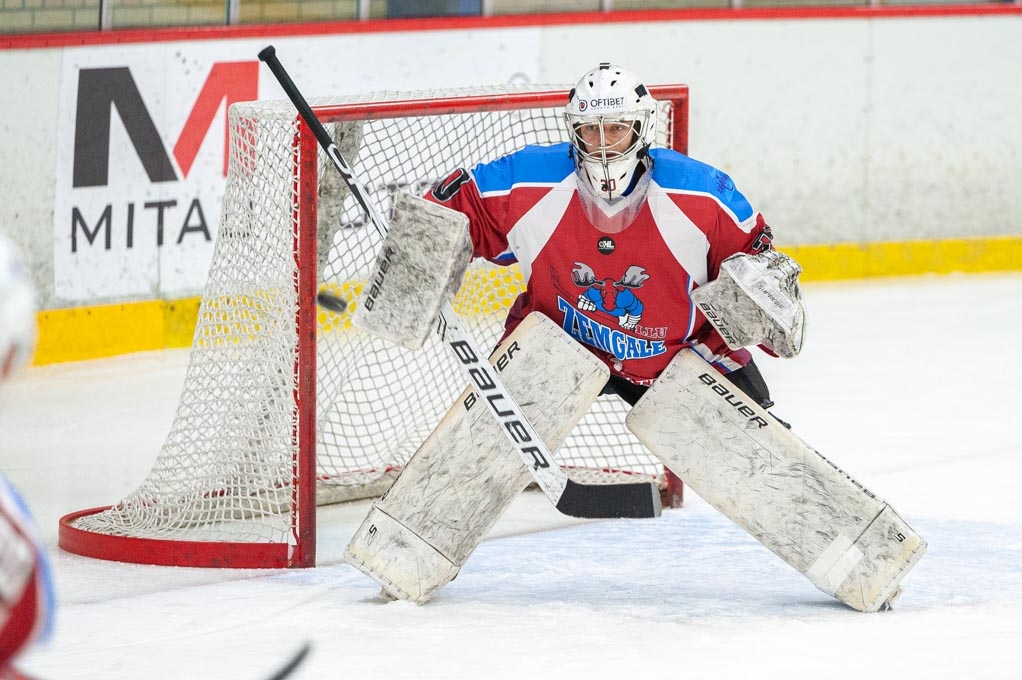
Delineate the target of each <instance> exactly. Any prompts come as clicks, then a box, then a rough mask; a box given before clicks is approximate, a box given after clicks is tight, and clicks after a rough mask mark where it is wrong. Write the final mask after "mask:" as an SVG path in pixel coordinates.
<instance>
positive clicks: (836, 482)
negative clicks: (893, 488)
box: [626, 350, 926, 612]
mask: <svg viewBox="0 0 1022 680" xmlns="http://www.w3.org/2000/svg"><path fill="white" fill-rule="evenodd" d="M626 423H627V425H628V427H629V429H631V431H632V432H634V433H635V435H636V436H637V437H638V438H639V439H640V440H641V441H642V442H643V443H644V444H645V445H646V446H647V447H649V448H650V450H652V451H653V453H655V454H656V455H657V456H658V457H659V458H660V459H661V460H662V461H663V463H664V464H665V465H666V466H667V467H668V468H670V469H671V470H672V471H673V472H674V473H675V474H677V475H678V476H679V477H680V478H681V479H682V481H684V482H685V483H686V484H687V485H689V486H690V487H691V488H692V489H693V490H694V491H695V492H696V493H698V494H699V495H700V496H701V497H702V498H704V499H705V500H706V501H707V502H709V503H710V504H711V505H712V506H713V507H715V508H716V509H717V510H719V511H720V512H722V513H723V514H725V515H727V516H728V517H729V518H730V519H732V520H734V521H735V522H736V523H737V524H738V525H739V526H741V527H742V528H743V529H745V530H746V531H748V532H749V533H750V534H752V536H754V537H755V538H756V539H758V540H759V541H760V542H762V543H763V545H765V546H766V547H767V548H769V549H770V550H771V551H773V552H774V553H775V554H776V555H777V556H778V557H780V558H781V559H783V560H784V561H785V562H787V563H788V564H790V565H791V566H793V567H795V569H797V570H798V571H799V572H800V573H802V574H804V575H805V576H806V577H807V578H808V579H809V580H810V581H811V582H812V583H813V584H814V585H815V586H816V587H818V588H819V589H820V590H822V591H823V592H825V593H827V594H828V595H832V596H834V597H836V598H837V599H839V600H841V601H842V602H844V603H845V604H847V605H848V606H850V607H852V608H853V609H857V610H859V611H864V612H872V611H877V610H878V609H881V608H883V607H885V605H889V604H890V603H891V602H893V601H894V599H895V598H896V597H897V596H898V594H899V593H900V586H899V583H900V582H901V580H902V579H903V578H904V577H905V574H907V573H908V571H909V570H910V569H911V568H912V567H913V566H914V565H915V564H916V562H918V561H919V559H920V558H921V557H922V555H923V553H924V552H925V550H926V542H925V541H923V539H922V538H921V537H920V536H919V534H917V533H916V532H915V531H913V530H912V528H911V527H909V526H908V525H907V524H906V523H905V522H904V520H902V518H901V517H899V516H898V514H897V513H896V512H895V511H894V510H893V509H892V508H891V506H890V505H888V504H887V503H886V502H885V501H883V500H881V499H879V498H877V497H876V496H875V495H874V494H873V493H871V492H870V491H868V490H867V489H866V488H865V487H863V486H862V485H861V484H859V483H858V482H857V481H855V480H854V479H852V478H851V477H850V476H848V475H847V474H845V473H844V472H842V471H841V470H840V469H839V468H837V467H836V466H835V465H834V464H832V463H831V462H830V461H828V460H827V459H826V458H824V457H823V456H821V455H820V454H819V453H817V452H816V451H815V450H813V449H812V448H810V447H809V446H807V445H806V444H805V443H804V442H803V441H802V440H801V439H799V438H798V437H796V436H795V435H794V434H792V433H791V431H790V430H788V429H787V428H786V427H784V426H783V425H782V424H781V423H780V422H779V421H778V420H777V419H776V418H774V417H773V416H771V415H770V414H769V413H767V412H766V411H765V410H763V409H762V408H761V407H760V406H758V405H757V404H755V403H753V401H752V400H751V399H749V398H747V397H746V396H745V395H744V394H742V393H741V392H740V391H738V390H736V389H735V388H734V387H733V386H732V385H731V384H730V383H728V382H727V381H726V380H725V379H724V378H723V376H721V375H720V374H719V373H717V371H715V370H714V369H713V368H711V367H710V365H709V364H707V363H706V362H705V361H703V360H702V359H701V358H699V356H698V355H696V354H695V353H694V352H692V351H691V350H682V351H681V352H680V353H679V354H678V355H677V356H676V357H675V358H674V360H673V361H672V362H671V364H670V365H668V367H667V369H665V370H664V372H663V373H662V374H661V375H660V377H659V378H658V379H657V380H656V382H655V383H654V384H653V386H652V387H650V389H649V390H648V391H647V392H646V394H645V395H643V397H642V398H641V399H640V400H639V401H638V402H637V403H636V405H635V407H634V408H633V409H632V411H631V412H630V413H629V414H628V416H627V419H626Z"/></svg>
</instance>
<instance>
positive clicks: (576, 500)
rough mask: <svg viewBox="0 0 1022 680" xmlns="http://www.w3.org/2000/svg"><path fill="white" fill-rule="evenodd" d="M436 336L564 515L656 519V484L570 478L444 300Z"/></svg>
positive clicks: (344, 169) (357, 191) (267, 54)
mask: <svg viewBox="0 0 1022 680" xmlns="http://www.w3.org/2000/svg"><path fill="white" fill-rule="evenodd" d="M259 60H260V61H262V62H264V63H265V64H266V65H267V66H268V67H269V69H270V71H271V72H272V73H273V75H274V77H275V78H276V79H277V82H278V83H279V84H280V86H281V87H282V88H283V90H284V92H285V93H286V94H287V97H288V99H290V100H291V103H292V104H294V106H295V108H296V109H297V110H298V114H299V115H300V116H301V117H302V119H303V120H304V121H305V123H306V125H308V126H309V128H310V129H311V130H312V133H313V134H314V135H315V137H316V141H317V142H319V145H320V146H321V147H322V148H323V150H324V151H325V152H326V154H327V156H329V157H330V160H331V161H332V162H333V165H334V167H335V168H336V169H337V172H339V173H340V175H341V177H342V178H343V180H344V182H345V184H347V185H348V188H349V189H350V190H351V193H352V194H353V195H354V196H355V199H356V200H357V201H358V203H359V205H360V206H361V207H362V210H364V211H365V213H366V215H368V216H369V220H370V221H371V222H372V224H373V227H375V228H376V230H377V231H378V232H379V233H380V235H381V236H384V237H385V236H386V235H387V233H388V232H389V230H390V229H389V226H388V224H387V221H386V219H385V218H384V217H383V215H382V214H381V213H380V212H379V211H378V210H377V209H376V207H375V206H374V205H373V204H372V202H371V201H370V200H369V195H368V193H366V190H365V189H364V188H363V187H362V185H361V183H360V182H359V181H358V179H357V178H356V177H355V173H354V171H353V170H352V168H351V166H349V165H348V163H347V161H345V160H344V158H343V157H342V156H341V153H340V151H339V150H338V149H337V145H336V144H334V141H333V139H332V138H331V137H330V134H329V133H328V132H327V130H326V128H324V127H323V124H322V123H321V122H320V120H319V118H318V117H317V116H316V114H315V112H314V111H313V110H312V107H310V106H309V103H308V102H307V101H306V100H305V97H304V96H303V95H302V93H301V92H300V91H299V90H298V87H297V86H296V85H295V83H294V81H293V80H291V76H290V75H288V73H287V71H286V70H285V69H284V65H283V64H281V63H280V60H279V59H277V54H276V49H275V48H274V47H273V46H272V45H269V46H267V47H265V48H263V49H262V50H261V51H260V52H259ZM436 333H437V335H438V336H439V338H440V340H441V341H442V342H443V343H444V344H445V345H446V346H447V348H448V349H449V350H450V351H451V353H452V354H453V355H454V358H455V360H456V363H457V364H458V366H459V368H461V370H462V372H463V373H464V374H465V377H466V378H468V381H469V384H470V385H472V387H473V389H475V391H476V392H477V393H478V394H479V396H480V397H482V398H484V399H485V401H486V402H487V404H488V405H489V406H490V413H491V414H492V415H493V417H494V418H495V419H496V420H497V422H498V423H499V424H500V425H501V426H502V430H503V432H504V433H505V434H506V435H507V438H508V441H510V442H511V444H512V446H513V447H514V449H515V451H517V452H518V455H519V456H520V457H521V459H522V461H523V462H524V463H525V465H526V467H527V468H528V469H529V472H530V473H531V474H532V477H533V479H535V480H536V483H537V485H538V486H539V488H540V489H541V490H542V491H543V493H544V494H545V495H546V497H547V498H548V499H549V500H550V502H551V503H553V505H554V506H555V507H556V508H557V509H558V510H559V511H560V512H562V513H564V514H565V515H569V516H572V517H583V518H612V517H634V518H642V517H657V516H658V515H659V514H660V496H659V492H658V490H657V488H656V485H655V484H654V483H652V482H651V483H650V484H649V485H646V484H628V483H616V484H598V485H586V484H580V483H578V482H575V481H574V480H572V479H569V478H568V475H567V474H566V473H565V472H564V470H562V469H561V467H560V466H559V465H558V464H557V461H556V460H555V459H554V457H553V456H552V455H551V453H550V451H549V450H547V446H546V444H545V443H544V442H543V440H542V438H540V436H539V435H538V434H537V433H536V431H535V429H534V428H533V426H532V424H531V423H529V421H528V419H527V418H526V417H525V415H524V414H523V413H522V409H521V407H520V406H519V405H518V403H517V402H516V401H515V399H514V398H513V397H512V395H511V394H510V392H508V390H507V387H505V385H504V383H503V381H502V380H501V379H500V377H499V375H498V373H497V371H496V369H494V368H493V366H491V365H490V362H489V361H488V360H487V355H486V354H484V353H483V352H482V351H481V350H480V349H479V346H478V345H477V343H476V342H475V340H474V339H473V338H472V337H471V335H469V333H468V332H467V331H466V330H465V329H464V328H463V327H462V324H461V319H459V318H458V316H457V314H456V313H455V311H454V308H453V307H451V303H450V302H445V303H444V304H443V306H442V307H441V309H440V315H439V317H437V326H436Z"/></svg>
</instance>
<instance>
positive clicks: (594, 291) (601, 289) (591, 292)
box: [571, 262, 649, 330]
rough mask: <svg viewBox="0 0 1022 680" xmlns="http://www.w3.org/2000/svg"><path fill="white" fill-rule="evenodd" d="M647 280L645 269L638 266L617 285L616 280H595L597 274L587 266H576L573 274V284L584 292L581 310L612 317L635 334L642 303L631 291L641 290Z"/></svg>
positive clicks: (630, 270) (580, 301)
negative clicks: (583, 289)
mask: <svg viewBox="0 0 1022 680" xmlns="http://www.w3.org/2000/svg"><path fill="white" fill-rule="evenodd" d="M648 278H649V274H647V273H646V269H645V268H644V267H640V266H638V265H635V264H633V265H632V266H631V267H629V268H628V270H627V271H625V273H624V276H622V277H621V278H620V279H619V280H617V281H614V280H613V277H608V278H604V279H598V278H596V272H594V271H593V268H592V267H590V266H589V265H587V264H585V263H584V262H576V263H575V268H574V269H572V270H571V280H572V281H574V282H575V285H576V286H579V287H580V288H585V291H584V292H582V294H581V295H579V296H578V308H579V309H581V310H582V311H584V312H603V313H604V314H609V315H610V316H613V317H615V318H616V319H617V322H618V325H619V326H621V328H625V329H627V330H634V329H635V326H636V325H637V324H638V323H639V320H640V319H641V318H642V300H640V299H639V298H637V297H636V296H635V293H633V292H632V290H634V289H636V288H642V284H644V283H645V282H646V279H648Z"/></svg>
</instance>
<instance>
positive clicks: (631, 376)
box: [430, 143, 771, 385]
mask: <svg viewBox="0 0 1022 680" xmlns="http://www.w3.org/2000/svg"><path fill="white" fill-rule="evenodd" d="M569 150H570V146H569V145H568V144H567V143H564V144H558V145H553V146H529V147H525V148H524V149H522V150H520V151H517V152H515V153H512V154H510V155H508V156H504V157H502V158H500V159H498V160H496V161H493V162H491V163H483V164H480V165H477V166H475V167H474V168H472V170H470V171H467V170H458V171H456V172H455V173H453V174H452V175H451V176H450V177H448V178H447V179H446V180H444V181H443V182H440V183H439V184H437V185H436V186H435V187H434V188H433V190H432V192H431V193H430V197H431V198H432V200H435V201H437V202H439V203H441V204H443V205H445V206H447V207H450V208H452V209H454V210H458V211H459V212H462V213H464V214H465V215H467V216H468V217H469V225H470V226H469V228H470V231H471V236H472V242H473V245H474V249H475V253H474V254H475V256H476V257H483V258H486V259H488V260H490V261H491V262H495V263H497V264H504V265H509V264H512V263H514V262H517V263H518V264H519V266H520V267H521V271H522V274H523V276H524V278H525V282H526V290H525V292H524V293H522V294H521V295H520V296H519V298H518V300H516V302H515V304H514V306H513V307H512V309H511V312H510V313H509V315H508V320H507V330H508V332H510V330H511V329H512V328H513V327H514V326H515V325H517V323H518V321H519V320H520V319H522V318H523V317H524V316H525V315H526V314H528V313H530V312H532V311H539V312H541V313H543V314H544V315H546V316H548V317H550V318H551V319H553V320H554V321H556V322H557V323H559V324H561V327H562V328H563V329H564V331H565V332H566V333H568V334H569V335H571V336H572V337H573V338H575V339H576V340H577V341H578V342H580V343H582V344H583V345H585V346H586V347H587V348H589V349H590V351H592V352H593V353H594V354H596V355H597V356H599V357H600V358H602V359H603V360H604V361H605V362H606V363H607V365H608V366H609V367H610V370H611V371H612V372H613V373H615V374H616V375H619V376H621V377H624V378H626V379H628V380H630V381H632V382H633V383H636V384H640V385H648V384H650V383H652V381H653V380H654V379H656V377H657V376H658V375H659V374H660V372H661V371H662V370H663V369H664V368H665V367H666V366H667V364H668V362H670V360H671V358H672V357H673V356H674V355H675V354H676V353H677V352H678V351H679V350H680V349H681V348H683V347H688V346H691V347H692V348H693V349H695V350H696V351H698V352H699V353H700V354H701V355H702V356H703V357H704V358H705V359H707V360H709V361H712V362H714V363H715V364H717V366H718V368H719V369H720V370H722V371H724V372H728V371H730V370H734V369H735V368H738V367H739V366H744V365H745V364H746V363H748V361H749V357H750V355H749V353H748V352H747V351H746V350H739V351H737V352H732V351H730V350H729V349H728V348H727V346H726V345H725V344H724V342H723V340H722V339H721V338H720V337H719V336H718V335H717V333H716V331H714V330H713V329H712V326H711V325H710V324H709V323H708V322H707V320H706V318H705V317H703V316H702V314H701V313H699V312H697V310H696V309H695V306H694V304H693V302H692V300H691V298H690V297H689V293H690V292H691V291H692V290H693V289H694V288H695V287H697V286H700V285H702V284H704V283H706V282H707V281H711V280H713V279H714V278H716V277H717V274H718V271H719V269H720V264H721V262H722V261H723V260H724V259H725V258H727V257H729V256H731V255H734V254H735V253H738V252H748V253H755V252H761V251H763V250H765V249H767V248H769V247H771V246H770V229H769V227H767V225H766V222H765V221H764V219H763V217H762V215H760V214H759V213H758V212H756V211H754V210H753V209H752V207H751V206H750V205H749V203H748V201H746V199H745V197H744V196H743V195H742V194H741V193H740V192H739V191H738V190H737V189H736V188H735V186H734V183H733V182H732V181H731V179H730V177H728V176H727V175H726V174H725V173H723V172H721V171H719V170H716V169H714V168H712V167H710V166H708V165H706V164H703V163H700V162H698V161H695V160H693V159H691V158H689V157H687V156H684V155H682V154H680V153H677V152H675V151H671V150H668V149H653V150H651V152H650V156H651V158H652V162H653V164H652V175H651V178H650V182H649V186H648V190H647V192H646V196H645V200H644V201H643V203H642V205H641V207H640V208H639V211H638V214H637V216H636V217H635V219H634V221H633V222H632V223H631V224H630V225H629V226H628V227H627V228H625V229H624V230H622V231H620V232H617V233H605V232H603V231H601V230H599V229H597V228H596V227H595V226H593V224H592V222H590V220H589V219H588V218H587V217H586V212H585V209H584V206H583V204H582V200H581V198H580V196H579V188H578V185H577V184H576V175H575V172H574V163H573V161H572V159H571V157H570V156H569Z"/></svg>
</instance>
